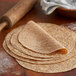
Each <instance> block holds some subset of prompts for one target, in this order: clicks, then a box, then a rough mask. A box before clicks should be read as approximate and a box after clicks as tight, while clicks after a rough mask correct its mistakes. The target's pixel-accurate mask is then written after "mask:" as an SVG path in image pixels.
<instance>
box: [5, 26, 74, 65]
mask: <svg viewBox="0 0 76 76" xmlns="http://www.w3.org/2000/svg"><path fill="white" fill-rule="evenodd" d="M56 26H57V25H56ZM17 29H18V30H20V29H19V28H17ZM17 29H16V31H18V30H17ZM16 31H14V32H15V33H16ZM12 33H13V32H12ZM74 35H75V34H74ZM10 37H11V34H8V35H7V37H6V39H5V40H6V43H7V46H8V48H9V49H10V50H12V52H13V53H15V54H17V55H19V56H20V57H21V58H20V60H23V61H27V62H30V63H35V64H46V63H47V64H49V63H57V62H61V61H63V60H66V59H68V58H70V57H72V56H73V55H74V53H75V52H74V51H75V50H74V51H72V52H73V53H71V54H70V55H69V54H65V55H62V54H58V53H54V54H53V57H51V58H50V59H49V60H50V61H49V60H48V61H44V62H41V61H36V60H35V61H34V60H33V62H32V61H31V57H29V58H30V59H29V58H28V56H27V55H25V56H24V57H25V58H22V57H23V56H22V55H23V54H22V53H19V52H18V51H19V50H16V49H14V48H13V47H12V46H10V43H9V39H10ZM27 51H29V50H27ZM57 56H58V57H57ZM26 58H28V59H27V60H26ZM29 60H30V61H29Z"/></svg>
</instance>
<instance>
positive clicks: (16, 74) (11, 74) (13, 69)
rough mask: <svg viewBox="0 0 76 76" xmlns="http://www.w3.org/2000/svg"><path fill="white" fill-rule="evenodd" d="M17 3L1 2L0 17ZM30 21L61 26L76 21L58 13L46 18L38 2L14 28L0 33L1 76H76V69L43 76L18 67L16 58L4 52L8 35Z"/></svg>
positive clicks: (10, 0) (13, 0) (8, 0)
mask: <svg viewBox="0 0 76 76" xmlns="http://www.w3.org/2000/svg"><path fill="white" fill-rule="evenodd" d="M17 1H18V0H0V17H1V16H2V15H3V14H4V13H5V12H6V11H7V10H8V9H10V8H11V7H12V6H13V5H14V4H16V2H17ZM29 20H34V21H36V22H46V23H54V24H59V25H61V24H66V23H74V22H75V21H76V19H71V18H66V17H63V16H61V15H58V14H57V13H56V12H54V13H52V14H51V15H49V16H46V15H45V14H44V13H43V11H42V10H41V7H40V5H39V2H38V3H37V4H36V5H35V7H34V8H33V9H32V10H31V11H30V12H29V13H28V14H27V15H26V16H25V17H24V18H23V19H22V20H21V21H19V22H18V23H17V24H16V25H15V26H14V27H12V28H10V29H8V30H6V29H4V30H3V31H2V32H0V76H76V69H74V70H72V71H69V72H65V73H56V74H43V73H37V72H34V71H30V70H27V69H24V68H23V67H21V66H20V65H18V63H17V62H16V61H15V59H14V58H12V57H11V56H9V55H8V54H7V53H6V52H5V51H4V49H3V47H2V43H3V40H4V38H5V36H6V34H7V33H8V32H9V31H11V30H12V29H13V28H15V27H18V26H20V25H22V24H25V23H26V22H27V21H29Z"/></svg>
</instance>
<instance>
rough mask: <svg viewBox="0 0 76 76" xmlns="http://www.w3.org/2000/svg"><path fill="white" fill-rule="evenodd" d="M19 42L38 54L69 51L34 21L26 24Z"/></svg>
mask: <svg viewBox="0 0 76 76" xmlns="http://www.w3.org/2000/svg"><path fill="white" fill-rule="evenodd" d="M18 40H19V42H20V43H21V44H22V45H23V46H24V47H26V48H28V49H30V50H34V51H35V52H38V53H42V54H50V53H52V52H55V51H61V52H64V53H67V49H66V48H65V47H64V46H63V45H62V44H61V43H60V42H58V41H57V40H56V39H55V38H53V37H52V36H51V35H49V34H48V33H47V32H46V31H45V30H43V29H42V28H41V27H40V26H39V25H38V24H37V23H35V22H33V21H29V22H28V23H27V24H26V26H25V27H24V29H23V30H22V31H21V32H20V34H19V37H18Z"/></svg>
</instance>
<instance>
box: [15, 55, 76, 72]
mask: <svg viewBox="0 0 76 76" xmlns="http://www.w3.org/2000/svg"><path fill="white" fill-rule="evenodd" d="M16 61H17V62H18V63H19V64H20V65H21V66H23V67H24V68H27V69H30V70H33V71H37V72H42V73H59V72H66V71H70V70H72V69H75V68H76V56H75V57H73V58H71V59H69V60H66V61H64V62H60V63H56V64H50V65H35V64H29V63H27V62H22V61H20V60H17V59H16Z"/></svg>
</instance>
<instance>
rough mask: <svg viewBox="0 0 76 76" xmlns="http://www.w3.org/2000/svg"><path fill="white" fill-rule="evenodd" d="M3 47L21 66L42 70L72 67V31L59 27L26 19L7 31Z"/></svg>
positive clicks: (75, 60) (75, 51)
mask: <svg viewBox="0 0 76 76" xmlns="http://www.w3.org/2000/svg"><path fill="white" fill-rule="evenodd" d="M3 47H4V49H5V51H6V52H7V53H9V54H10V55H11V56H13V57H14V58H15V59H16V61H17V62H18V63H19V64H20V65H21V66H23V67H25V68H27V69H30V70H33V71H37V72H43V73H56V72H65V71H68V70H71V69H74V68H76V34H75V33H74V32H73V31H71V30H69V29H68V28H65V27H63V26H58V25H55V24H50V23H35V22H33V21H29V22H28V23H27V24H26V25H23V26H20V27H18V28H16V29H14V30H13V31H11V32H10V33H9V34H8V35H7V36H6V38H5V40H4V43H3Z"/></svg>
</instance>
